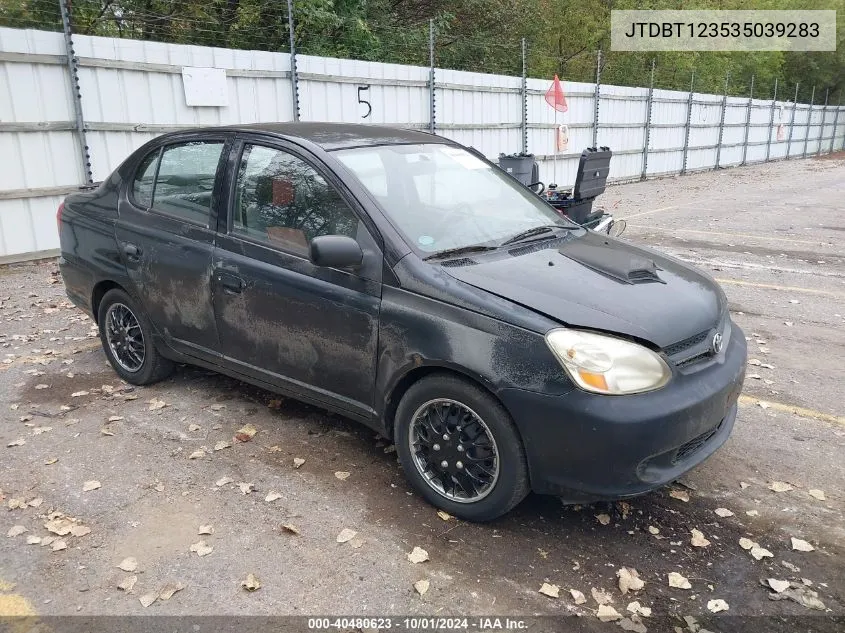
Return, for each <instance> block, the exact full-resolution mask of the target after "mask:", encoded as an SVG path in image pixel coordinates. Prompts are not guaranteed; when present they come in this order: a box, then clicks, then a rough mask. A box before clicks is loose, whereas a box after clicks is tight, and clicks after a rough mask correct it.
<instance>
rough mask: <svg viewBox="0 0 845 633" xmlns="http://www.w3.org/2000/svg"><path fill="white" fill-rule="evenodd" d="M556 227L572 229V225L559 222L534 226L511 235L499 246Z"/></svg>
mask: <svg viewBox="0 0 845 633" xmlns="http://www.w3.org/2000/svg"><path fill="white" fill-rule="evenodd" d="M557 229H565V230H572V227H569V226H562V225H560V224H547V225H545V226H535V227H533V228H530V229H528V230H525V231H523V232H522V233H517V234H516V235H514V236H513V237H510V238H508V239H506V240H505V241H504V242H502V243H501V244H500V246H507V245H508V244H515V243H516V242H521V241H522V240H525V239H528V238H529V237H534V236H535V235H542V234H543V233H551V232H552V231H554V230H557Z"/></svg>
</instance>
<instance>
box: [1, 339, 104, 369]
mask: <svg viewBox="0 0 845 633" xmlns="http://www.w3.org/2000/svg"><path fill="white" fill-rule="evenodd" d="M102 346H103V345H102V343H100V339H94V340H91V341H87V342H85V343H81V344H80V345H79V346H77V347H74V348H73V349H65V350H62V351H61V352H56V353H55V354H51V355H50V356H48V357H47V358H64V357H65V356H73V355H74V354H78V353H81V352H90V351H91V350H93V349H97V348H100V347H102ZM35 358H42V356H21V357H20V358H16V359H14V360H13V361H12V362H11V363H4V364H2V365H0V371H5V370H6V369H9V368H10V367H16V366H18V365H26V364H27V363H31V362H33V361H34V359H35Z"/></svg>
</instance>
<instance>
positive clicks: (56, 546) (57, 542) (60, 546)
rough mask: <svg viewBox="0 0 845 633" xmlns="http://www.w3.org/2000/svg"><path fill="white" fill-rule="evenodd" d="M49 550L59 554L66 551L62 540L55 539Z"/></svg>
mask: <svg viewBox="0 0 845 633" xmlns="http://www.w3.org/2000/svg"><path fill="white" fill-rule="evenodd" d="M50 548H51V549H52V550H53V551H54V552H59V551H61V550H63V549H67V543H66V542H65V541H63V540H62V539H57V540H55V541H53V544H52V545H51V546H50Z"/></svg>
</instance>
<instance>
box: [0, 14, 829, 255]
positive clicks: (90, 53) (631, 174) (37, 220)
mask: <svg viewBox="0 0 845 633" xmlns="http://www.w3.org/2000/svg"><path fill="white" fill-rule="evenodd" d="M74 45H75V52H76V55H77V57H78V59H79V81H80V88H81V93H82V108H83V118H84V121H85V125H86V129H87V143H88V146H89V152H90V156H91V170H92V174H93V178H94V180H95V181H97V180H102V179H104V178H105V177H106V176H107V175H108V174H109V173H110V172H111V171H112V170H113V169H114V168H115V167H117V166H118V165H119V164H120V162H121V161H122V160H123V159H124V158H126V156H127V155H128V154H129V153H130V152H131V151H132V150H134V149H135V148H137V147H138V146H140V145H141V144H143V143H144V142H146V141H147V140H149V139H151V138H153V137H154V136H156V135H158V134H160V133H162V132H165V131H168V130H172V129H179V128H185V127H192V126H198V125H219V124H228V123H251V122H260V121H288V120H291V118H292V115H293V108H292V96H291V95H292V90H291V81H290V73H289V71H290V59H289V56H288V54H287V53H268V52H257V51H240V50H228V49H221V48H210V47H200V46H187V45H178V44H163V43H158V42H141V41H137V40H124V39H118V38H103V37H85V36H74ZM66 64H67V62H66V58H65V48H64V41H63V37H62V34H61V33H52V32H43V31H32V30H16V29H6V28H0V95H2V97H0V155H2V156H3V162H2V165H3V169H0V257H8V256H15V255H21V254H26V253H37V252H46V251H50V250H51V249H55V248H56V247H58V237H57V235H56V224H55V212H56V208H57V206H58V204H59V202H60V201H61V199H62V197H63V195H64V194H65V193H67V192H68V191H71V190H73V189H74V188H75V187H76V186H78V185H79V184H81V183H83V182H84V180H85V173H84V171H83V169H82V167H81V159H80V153H81V152H80V148H79V146H78V140H77V135H76V132H75V122H74V121H75V113H74V108H73V101H72V92H71V84H70V80H69V75H68V70H67V65H66ZM183 66H207V67H215V68H223V69H225V70H226V87H227V90H228V105H227V106H221V107H190V106H187V105H186V103H185V95H184V92H183V84H182V76H181V72H182V67H183ZM297 67H298V71H299V73H300V82H299V99H300V114H301V119H302V120H303V121H345V122H358V123H379V124H386V125H395V126H398V127H413V128H417V129H427V128H428V125H429V88H428V68H425V67H417V66H403V65H399V64H380V63H375V62H362V61H356V60H346V59H331V58H321V57H312V56H308V55H300V56H297ZM563 80H564V90H565V92H566V95H567V101H568V105H569V110H568V112H566V113H565V114H557V115H556V114H555V112H554V111H553V110H552V109H551V108H550V107H549V106H548V105H547V104H546V102H545V100H544V98H543V96H544V94H545V92H546V90H547V89H548V87H549V85H550V82H549V80H547V79H529V80H528V81H527V87H528V96H527V117H528V129H527V137H528V151H529V152H531V153H533V154H535V155H537V157H538V160H539V162H540V171H541V173H540V177H541V180H543V181H544V182H546V183H549V182H553V181H554V182H557V184H559V185H561V186H568V185H571V184H572V183H573V180H574V178H575V171H576V168H577V164H578V156H579V155H580V152H581V150H582V149H583V148H585V147H588V146H590V145H592V140H593V128H594V125H595V121H594V118H595V112H596V99H595V85H594V84H587V83H576V82H567V81H565V78H563ZM367 86H368V88H366V87H367ZM520 86H521V81H520V79H519V78H518V77H507V76H501V75H488V74H483V73H472V72H463V71H454V70H442V69H437V70H436V77H435V87H436V96H435V108H436V131H437V133H438V134H441V135H443V136H447V137H449V138H452V139H454V140H456V141H458V142H460V143H464V144H466V145H472V146H474V147H476V148H477V149H479V150H480V151H482V152H483V153H484V154H485V155H487V156H488V157H489V158H491V159H494V160H495V159H496V157H497V156H498V155H499V153H514V152H519V151H520V150H521V148H522V130H521V127H520V125H521V117H522V112H521V108H522V99H521V94H520ZM360 88H366V89H364V90H359V89H360ZM359 95H360V99H361V100H362V101H363V100H365V101H367V102H369V104H370V108H371V109H370V108H368V106H367V105H366V104H365V103H362V102H360V101H359ZM647 98H648V89H647V88H628V87H620V86H609V85H602V86H601V87H600V100H599V120H598V126H597V128H596V130H595V131H596V138H597V144H598V145H607V146H609V147H610V148H611V149H612V150H613V151H614V158H613V162H612V164H611V174H610V176H611V178H612V179H614V180H625V179H636V178H639V177H640V175H641V173H642V169H643V147H644V144H645V139H646V127H645V126H646V119H647V112H648V101H647ZM722 101H723V100H722V97H721V96H720V95H706V94H694V95H693V100H692V108H691V111H689V112H688V108H689V94H688V93H686V92H679V91H669V90H654V94H653V105H652V117H651V121H652V126H651V130H650V142H649V155H648V174H649V175H662V174H674V173H679V172H681V171H682V170H683V169H684V152H683V147H684V144H685V143H687V144H688V146H689V147H688V152H687V164H686V170H687V171H696V170H702V169H712V168H713V167H714V165H715V161H716V155H717V151H718V150H717V145H718V144H719V130H720V121H721V118H722ZM751 105H752V107H751V108H750V119H749V118H748V116H749V115H748V113H749V100H748V99H744V98H737V97H730V98H728V99H727V100H726V107H725V112H724V123H725V125H724V127H723V128H722V149H721V152H719V154H720V157H719V164H720V165H721V166H723V167H724V166H731V165H737V164H740V163H741V162H742V159H743V149H742V147H741V146H740V145H741V144H742V143H743V142H744V140H745V137H746V133H747V135H748V142H749V145H748V147H747V150H746V154H745V160H746V162H748V163H752V162H760V161H763V160H765V158H766V147H767V139H770V141H771V142H770V143H769V156H770V159H773V160H774V159H779V158H784V157H785V156H786V155H787V145H789V155H790V156H801V155H803V154H804V152H805V138H807V142H806V152H807V154H814V153H817V152H819V151H821V152H822V153H825V152H828V151H830V149H831V137H833V136H834V131H835V137H836V138H835V139H834V144H833V148H834V149H837V150H838V149H841V148H842V147H843V145H845V109H843V111H842V112H841V113H840V114H839V119H840V120H839V121H838V124H837V125H834V121H835V119H836V116H837V114H836V110H837V108H836V107H834V106H830V107H828V108H827V109H826V110H823V108H822V106H818V105H817V106H814V107H813V108H812V117H810V116H809V115H810V107H809V106H808V105H806V104H798V106H797V108H795V116H794V124H792V125H790V122H791V121H792V113H793V106H792V104H789V103H783V102H778V103H777V104H776V108H775V117H774V126H773V127H772V128H769V120H770V117H771V116H772V103H771V101H767V100H765V99H763V100H760V99H755V100H753V102H752V104H751ZM781 107H782V108H783V109H782V111H781ZM368 111H369V115H368V116H366V117H365V116H364V115H367V113H368ZM688 116H689V119H690V123H691V127H690V129H689V135H688V138H687V130H686V123H687V118H688ZM746 121H748V122H749V123H750V125H748V126H746ZM781 122H782V123H783V124H784V125H785V127H784V132H785V138H784V140H783V141H780V142H778V141H777V126H778V124H779V123H781ZM808 122H809V125H808ZM563 123H565V124H567V125H569V127H570V141H569V147H568V149H567V150H566V151H564V152H561V153H559V154H558V155H557V160H555V158H554V157H555V150H554V127H555V125H556V124H563ZM790 127H791V129H792V142H791V143H787V138H788V137H789V130H790ZM808 135H809V136H808ZM819 138H823V139H826V140H823V141H822V142H821V143H820V142H819Z"/></svg>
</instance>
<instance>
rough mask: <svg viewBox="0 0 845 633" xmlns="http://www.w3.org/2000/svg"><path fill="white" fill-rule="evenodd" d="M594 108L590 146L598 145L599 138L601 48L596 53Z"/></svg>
mask: <svg viewBox="0 0 845 633" xmlns="http://www.w3.org/2000/svg"><path fill="white" fill-rule="evenodd" d="M593 100H594V104H593V105H594V106H595V109H594V111H593V143H592V147H598V138H599V104H600V103H601V49H599V52H598V54H597V55H596V90H595V94H594V96H593Z"/></svg>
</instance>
